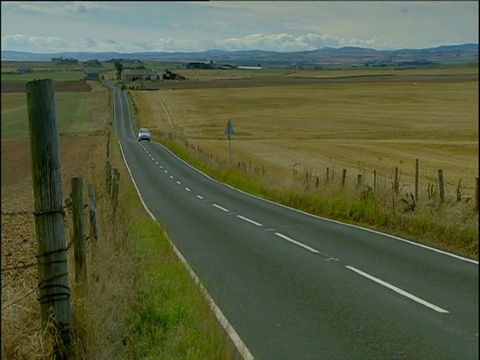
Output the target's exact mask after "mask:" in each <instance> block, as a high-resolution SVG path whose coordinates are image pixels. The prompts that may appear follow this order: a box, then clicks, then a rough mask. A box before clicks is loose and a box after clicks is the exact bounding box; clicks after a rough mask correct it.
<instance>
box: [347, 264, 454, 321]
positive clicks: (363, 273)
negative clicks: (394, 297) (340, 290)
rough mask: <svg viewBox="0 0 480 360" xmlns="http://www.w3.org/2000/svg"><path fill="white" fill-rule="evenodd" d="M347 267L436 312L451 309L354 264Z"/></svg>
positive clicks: (444, 311)
mask: <svg viewBox="0 0 480 360" xmlns="http://www.w3.org/2000/svg"><path fill="white" fill-rule="evenodd" d="M346 268H347V269H349V270H352V271H354V272H356V273H357V274H359V275H362V276H364V277H366V278H367V279H370V280H372V281H374V282H376V283H377V284H380V285H382V286H385V287H386V288H388V289H390V290H393V291H395V292H396V293H398V294H400V295H403V296H405V297H407V298H409V299H410V300H413V301H416V302H417V303H419V304H422V305H423V306H426V307H428V308H430V309H432V310H435V311H436V312H439V313H441V314H448V313H449V311H447V310H445V309H442V308H441V307H438V306H437V305H434V304H431V303H429V302H428V301H425V300H423V299H420V298H419V297H417V296H415V295H413V294H410V293H409V292H406V291H405V290H402V289H400V288H398V287H396V286H394V285H391V284H389V283H387V282H385V281H383V280H380V279H378V278H376V277H375V276H372V275H369V274H367V273H366V272H363V271H362V270H358V269H357V268H354V267H353V266H349V265H346Z"/></svg>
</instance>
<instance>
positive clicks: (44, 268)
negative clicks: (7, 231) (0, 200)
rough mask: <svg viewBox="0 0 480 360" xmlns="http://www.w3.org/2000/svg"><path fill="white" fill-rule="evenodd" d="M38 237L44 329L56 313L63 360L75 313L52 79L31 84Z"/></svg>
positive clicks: (28, 91)
mask: <svg viewBox="0 0 480 360" xmlns="http://www.w3.org/2000/svg"><path fill="white" fill-rule="evenodd" d="M26 94H27V109H28V126H29V134H30V155H31V163H32V180H33V195H34V214H35V232H36V236H37V254H38V255H37V266H38V291H39V292H38V301H39V303H40V313H41V323H42V328H45V327H46V325H47V324H48V321H49V318H50V315H51V313H52V314H53V324H54V326H55V327H56V329H57V330H58V332H59V333H60V335H61V338H60V339H59V340H60V346H59V348H57V349H56V350H55V352H56V353H57V358H63V357H64V356H65V357H66V355H67V354H66V353H65V352H64V349H62V346H67V347H68V346H69V345H70V340H71V339H70V336H71V327H72V323H73V321H72V311H71V307H70V285H69V280H68V265H67V249H66V240H65V223H64V212H63V203H62V181H61V166H60V148H59V136H58V129H57V113H56V105H55V91H54V84H53V80H52V79H46V80H34V81H30V82H28V83H27V84H26Z"/></svg>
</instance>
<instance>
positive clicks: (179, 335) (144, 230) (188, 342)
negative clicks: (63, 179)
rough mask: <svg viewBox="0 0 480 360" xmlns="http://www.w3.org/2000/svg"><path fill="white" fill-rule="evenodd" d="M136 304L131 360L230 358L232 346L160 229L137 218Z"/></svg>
mask: <svg viewBox="0 0 480 360" xmlns="http://www.w3.org/2000/svg"><path fill="white" fill-rule="evenodd" d="M130 235H131V236H132V237H133V238H134V239H136V241H135V250H136V257H137V258H138V259H139V260H140V261H138V270H137V280H136V286H135V287H136V290H137V291H136V297H137V301H136V305H135V306H134V308H133V311H134V318H133V323H132V326H131V331H132V335H131V339H130V345H131V346H130V349H129V352H131V355H134V356H133V357H132V358H135V359H137V358H147V359H199V360H200V359H231V358H233V351H232V348H231V347H230V346H229V345H228V342H227V341H226V334H225V333H224V331H223V330H222V329H221V328H220V326H219V324H218V323H217V321H216V319H215V318H214V316H213V314H212V312H211V310H210V308H209V307H208V305H207V303H206V301H205V300H204V298H203V296H202V294H201V293H200V291H199V288H198V287H197V286H195V285H194V283H193V280H192V279H191V278H190V276H189V275H188V274H187V272H186V271H185V267H184V265H183V264H182V263H181V262H180V261H179V260H178V258H177V257H176V256H175V255H174V253H173V251H172V248H171V246H170V244H169V242H168V240H167V239H166V238H165V237H164V236H163V233H162V229H161V227H160V226H159V225H158V224H157V223H156V222H154V221H153V220H145V219H136V220H135V221H134V223H133V225H132V228H131V232H130Z"/></svg>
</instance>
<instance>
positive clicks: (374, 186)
mask: <svg viewBox="0 0 480 360" xmlns="http://www.w3.org/2000/svg"><path fill="white" fill-rule="evenodd" d="M375 191H377V170H375V169H374V170H373V192H375Z"/></svg>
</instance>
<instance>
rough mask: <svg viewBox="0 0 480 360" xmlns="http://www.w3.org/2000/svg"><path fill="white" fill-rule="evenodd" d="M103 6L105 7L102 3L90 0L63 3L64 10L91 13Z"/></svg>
mask: <svg viewBox="0 0 480 360" xmlns="http://www.w3.org/2000/svg"><path fill="white" fill-rule="evenodd" d="M103 8H105V7H104V6H103V5H100V4H97V3H95V2H90V1H88V2H87V1H75V2H74V3H73V4H71V5H70V4H67V5H65V10H67V11H69V12H72V13H93V12H97V11H99V10H100V9H103Z"/></svg>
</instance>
